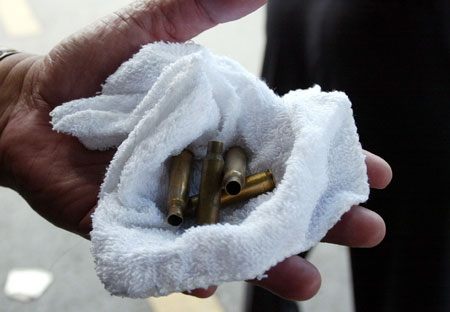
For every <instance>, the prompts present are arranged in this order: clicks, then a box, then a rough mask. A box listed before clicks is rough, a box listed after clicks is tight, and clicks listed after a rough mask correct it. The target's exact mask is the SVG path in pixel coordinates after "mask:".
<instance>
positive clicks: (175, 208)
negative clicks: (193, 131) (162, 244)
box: [167, 149, 193, 226]
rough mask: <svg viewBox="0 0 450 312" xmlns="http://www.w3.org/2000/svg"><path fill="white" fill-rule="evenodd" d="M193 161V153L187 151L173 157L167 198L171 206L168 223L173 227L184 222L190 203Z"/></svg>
mask: <svg viewBox="0 0 450 312" xmlns="http://www.w3.org/2000/svg"><path fill="white" fill-rule="evenodd" d="M192 159H193V155H192V153H191V152H190V151H188V150H186V149H185V150H183V152H181V154H180V155H177V156H173V157H172V164H171V167H170V182H169V195H168V198H167V204H168V206H169V212H168V215H167V222H168V223H169V224H170V225H173V226H178V225H180V224H181V223H182V222H183V218H184V210H185V209H186V206H187V203H188V196H189V181H190V176H191V165H192Z"/></svg>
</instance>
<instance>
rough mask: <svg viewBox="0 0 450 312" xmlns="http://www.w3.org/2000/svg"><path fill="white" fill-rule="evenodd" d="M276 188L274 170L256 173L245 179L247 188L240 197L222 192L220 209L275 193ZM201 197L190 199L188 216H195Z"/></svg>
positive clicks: (187, 209)
mask: <svg viewBox="0 0 450 312" xmlns="http://www.w3.org/2000/svg"><path fill="white" fill-rule="evenodd" d="M275 186H276V180H275V177H274V175H273V173H272V170H267V171H264V172H260V173H256V174H253V175H251V176H248V177H247V178H246V179H245V187H244V188H243V189H242V191H241V192H240V193H239V195H236V196H232V195H229V194H227V193H225V192H222V196H221V198H220V207H221V208H224V207H227V206H230V205H232V204H236V203H240V202H243V201H246V200H249V199H250V198H253V197H256V196H259V195H261V194H264V193H267V192H270V191H273V189H274V188H275ZM198 200H199V196H198V195H195V196H192V197H190V198H189V202H188V206H187V207H186V214H189V215H191V216H192V215H194V214H195V212H196V210H197V207H198Z"/></svg>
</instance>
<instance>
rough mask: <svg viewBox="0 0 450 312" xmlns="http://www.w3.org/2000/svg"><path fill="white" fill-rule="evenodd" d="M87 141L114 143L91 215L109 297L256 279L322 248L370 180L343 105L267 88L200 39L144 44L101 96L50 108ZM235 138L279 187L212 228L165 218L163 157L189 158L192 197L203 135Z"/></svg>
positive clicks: (57, 121) (315, 92) (331, 97)
mask: <svg viewBox="0 0 450 312" xmlns="http://www.w3.org/2000/svg"><path fill="white" fill-rule="evenodd" d="M51 115H52V117H53V120H52V123H53V126H54V129H55V130H56V131H59V132H64V133H68V134H71V135H74V136H76V137H78V138H79V139H80V140H81V142H82V143H84V145H85V146H86V147H87V148H89V149H99V150H104V149H108V148H111V147H113V146H118V150H117V152H116V154H115V156H114V159H113V160H112V162H111V164H110V166H109V168H108V171H107V174H106V177H105V180H104V183H103V185H102V187H101V192H100V194H99V202H98V207H97V210H96V211H95V214H94V215H93V231H92V232H91V238H92V253H93V256H94V257H95V262H96V271H97V274H98V276H99V277H100V279H101V280H102V282H103V283H104V284H105V287H106V288H107V289H108V290H109V291H110V292H111V293H112V294H114V295H120V296H129V297H141V298H144V297H148V296H161V295H167V294H169V293H171V292H178V291H186V290H192V289H195V288H207V287H208V286H211V285H219V284H221V283H223V282H229V281H236V280H246V279H253V278H264V272H265V271H267V270H268V269H270V268H271V267H272V266H274V265H275V264H277V263H279V262H280V261H282V260H283V259H285V258H287V257H289V256H292V255H295V254H297V253H300V252H302V251H305V250H307V249H309V248H310V247H312V246H313V245H315V244H317V243H318V242H319V241H320V239H321V238H323V236H324V235H325V234H326V232H327V231H328V230H329V229H330V228H331V227H332V226H333V225H334V224H335V223H336V222H337V221H338V220H339V219H340V217H341V216H342V214H343V213H345V212H346V211H348V210H349V209H350V207H351V206H352V205H355V204H358V203H361V202H364V201H366V200H367V198H368V194H369V187H368V182H367V174H366V167H365V163H364V156H363V154H362V149H361V145H360V143H359V140H358V135H357V132H356V127H355V124H354V120H353V116H352V110H351V104H350V102H349V100H348V98H347V97H346V95H345V94H343V93H340V92H332V93H324V92H321V90H320V88H319V87H317V86H316V87H314V88H311V89H309V90H297V91H292V92H290V93H289V94H287V95H285V96H284V97H279V96H277V95H276V94H274V93H273V92H272V91H271V90H270V89H269V88H268V87H267V86H266V84H265V83H264V82H262V81H261V80H259V79H258V78H256V77H255V76H253V75H251V74H250V73H248V72H247V71H246V70H245V69H243V68H242V67H241V66H240V65H239V64H237V63H236V62H234V61H232V60H230V59H228V58H225V57H218V56H215V55H212V54H211V53H210V52H209V51H208V50H207V49H206V48H204V47H201V46H199V45H196V44H192V43H188V44H174V43H172V44H167V43H154V44H150V45H146V46H144V47H143V48H142V49H141V50H140V51H139V52H138V53H137V54H136V55H134V57H133V58H132V59H130V60H129V61H127V62H125V63H124V64H122V66H121V67H120V68H119V69H118V70H117V71H116V72H115V73H114V74H113V75H111V76H110V77H109V78H108V79H107V81H106V83H105V85H104V86H103V90H102V93H101V94H100V95H98V96H95V97H92V98H88V99H79V100H75V101H72V102H69V103H65V104H64V105H62V106H59V107H57V108H56V109H55V110H54V111H53V112H52V113H51ZM212 140H215V141H222V142H224V149H225V150H226V149H227V148H229V147H231V146H234V145H239V146H241V147H243V148H244V149H245V150H246V152H247V155H248V158H249V163H248V169H247V170H248V172H247V174H254V173H257V172H261V171H265V170H267V169H272V171H273V172H274V175H275V178H276V180H277V181H278V185H277V187H276V189H275V190H274V191H273V192H271V193H267V194H264V195H261V196H258V197H257V198H254V199H251V200H250V201H248V202H246V203H245V204H244V205H242V204H241V205H240V206H243V207H242V208H240V209H236V206H234V207H233V206H232V207H229V208H226V209H224V210H222V212H221V216H220V223H219V224H214V225H206V226H195V225H194V222H193V220H190V219H188V220H185V223H184V224H183V225H182V226H180V227H173V226H171V225H169V224H167V222H166V213H167V206H166V201H167V198H166V197H167V188H168V169H169V168H168V163H169V162H168V160H169V159H170V157H171V156H173V155H177V154H179V153H180V152H181V151H182V150H183V149H184V148H186V147H188V148H189V149H190V150H191V151H192V152H193V153H194V155H195V161H194V165H193V173H192V181H191V195H193V194H196V193H198V185H199V179H200V170H201V159H202V158H203V157H204V156H205V154H206V148H207V143H208V141H212Z"/></svg>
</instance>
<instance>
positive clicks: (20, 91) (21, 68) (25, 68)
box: [0, 53, 36, 186]
mask: <svg viewBox="0 0 450 312" xmlns="http://www.w3.org/2000/svg"><path fill="white" fill-rule="evenodd" d="M35 61H36V58H35V57H33V56H31V55H29V54H26V53H16V54H13V55H9V56H8V57H6V58H4V59H2V60H0V185H2V186H9V184H10V183H8V181H9V180H10V174H9V170H8V168H9V166H6V165H5V154H6V150H7V149H8V146H10V145H11V144H8V142H9V141H10V140H8V139H6V138H5V136H6V137H7V136H8V135H7V133H8V128H11V127H8V125H9V123H10V121H11V120H12V119H13V118H14V115H17V114H16V113H17V112H18V111H19V110H20V107H24V106H25V103H26V102H27V99H28V98H30V97H31V95H32V85H33V84H32V83H31V81H32V80H33V79H31V77H29V76H30V75H29V73H30V72H31V71H30V69H31V68H32V67H33V64H34V63H35ZM13 132H14V131H13ZM9 133H11V131H9Z"/></svg>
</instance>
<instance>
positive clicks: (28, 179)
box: [0, 0, 389, 300]
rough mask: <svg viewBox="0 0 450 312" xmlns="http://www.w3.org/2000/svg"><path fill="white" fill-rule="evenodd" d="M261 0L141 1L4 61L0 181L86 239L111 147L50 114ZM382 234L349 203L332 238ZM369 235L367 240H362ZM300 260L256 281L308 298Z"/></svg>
mask: <svg viewBox="0 0 450 312" xmlns="http://www.w3.org/2000/svg"><path fill="white" fill-rule="evenodd" d="M264 2H265V0H248V1H241V0H159V1H137V2H133V3H132V4H131V5H129V6H128V7H127V8H125V9H123V10H121V11H119V12H117V13H115V14H113V15H110V16H108V17H106V18H104V19H102V20H100V21H98V22H97V23H95V24H93V25H91V26H89V27H87V28H86V29H84V30H83V31H81V32H79V33H77V34H75V35H73V36H71V37H69V38H68V39H66V40H65V41H63V42H62V43H61V44H59V45H58V46H56V47H55V48H54V49H53V50H52V51H51V52H50V53H49V54H48V55H46V56H43V57H39V56H31V55H25V54H18V55H14V56H10V57H8V58H6V59H4V60H3V61H2V62H1V63H0V88H1V90H2V92H0V114H1V117H0V184H1V185H4V186H7V187H11V188H13V189H15V190H17V191H18V192H19V193H20V194H21V195H22V196H23V197H24V198H25V199H26V200H27V202H28V203H29V204H30V206H31V207H33V209H34V210H36V211H37V212H38V213H39V214H40V215H42V216H43V217H44V218H46V219H47V220H49V221H50V222H52V223H53V224H55V225H57V226H59V227H62V228H64V229H66V230H69V231H71V232H74V233H77V234H79V235H82V236H84V237H86V238H88V233H89V231H90V229H91V218H90V216H91V214H92V212H93V211H94V209H95V205H96V202H97V194H98V191H99V186H100V184H101V182H102V179H103V177H104V174H105V170H106V167H107V165H108V164H109V162H110V160H111V158H112V155H113V154H114V151H109V152H97V151H89V150H86V149H85V148H84V147H83V146H82V145H81V143H80V142H79V141H78V140H77V139H76V138H74V137H71V136H67V135H62V134H58V133H56V132H54V131H52V129H51V125H50V123H49V122H50V117H49V112H50V111H51V110H52V109H53V108H54V107H56V106H57V105H60V104H62V103H64V102H66V101H70V100H73V99H76V98H82V97H90V96H93V95H94V94H95V93H96V92H97V91H99V90H100V87H101V83H103V82H104V81H105V79H106V77H108V76H109V75H110V74H112V73H113V72H114V71H115V70H116V69H117V67H118V66H119V65H120V64H121V63H122V62H123V61H125V60H127V59H129V58H130V57H131V56H132V55H133V54H134V53H135V52H137V51H138V50H139V48H140V46H141V45H143V44H145V43H149V42H152V41H158V40H165V41H185V40H188V39H190V38H192V37H194V36H195V35H197V34H198V33H200V32H201V31H203V30H205V29H207V28H210V27H213V26H215V25H216V24H217V23H220V22H225V21H228V20H232V19H236V18H239V17H241V16H243V15H245V14H247V13H249V12H251V11H252V10H254V9H256V8H257V7H259V6H261V5H262V4H264ZM374 159H377V158H376V157H375V156H373V155H371V156H368V158H367V160H368V168H369V174H370V176H371V180H373V181H375V182H374V183H373V186H374V187H377V186H378V187H380V186H381V185H382V183H381V182H380V181H384V182H383V183H385V184H387V181H388V180H389V178H388V177H389V174H388V171H389V170H388V168H389V167H388V165H387V164H385V163H382V161H374ZM371 161H372V163H371ZM383 185H384V184H383ZM346 220H347V221H346ZM355 227H358V228H359V227H362V228H364V231H363V233H360V234H359V235H360V236H358V237H356V236H355V235H354V234H352V231H351V229H354V228H355ZM364 233H365V234H364ZM383 235H384V223H383V221H382V220H381V218H379V217H378V216H377V215H375V214H374V213H371V212H369V211H367V210H364V209H363V208H353V209H352V211H350V212H349V213H348V214H347V215H346V216H344V218H343V220H342V221H341V222H340V223H339V224H338V225H336V227H335V228H334V229H333V230H332V231H330V233H329V235H328V236H327V239H328V240H329V241H331V242H335V243H340V244H345V245H359V246H363V247H367V246H370V245H373V244H375V243H376V242H378V241H379V240H381V237H382V236H383ZM364 237H365V240H364V242H362V241H359V240H361V239H363V238H364ZM358 239H359V240H358ZM297 258H298V257H297ZM297 258H289V259H287V260H286V261H284V262H282V263H280V264H279V265H277V266H276V267H274V268H272V269H271V270H270V271H269V278H266V279H264V280H262V281H259V282H255V283H258V284H259V285H261V286H263V287H266V288H268V289H269V290H271V291H273V292H275V293H277V294H279V295H281V296H284V297H287V298H291V299H297V300H298V299H304V298H306V297H308V296H311V295H312V294H313V290H314V289H315V288H314V287H316V288H317V287H318V285H319V284H320V277H319V275H318V272H317V270H315V269H314V268H313V267H312V265H310V264H308V263H307V262H306V261H305V260H298V259H300V258H298V259H297ZM287 274H289V278H288V279H287V278H286V276H287ZM281 281H282V283H281ZM214 290H215V288H214V287H212V288H210V289H209V290H196V291H194V292H193V295H196V296H198V297H205V296H209V295H211V294H212V293H213V292H214Z"/></svg>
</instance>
